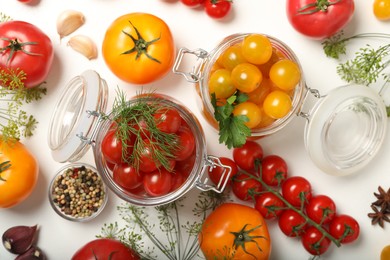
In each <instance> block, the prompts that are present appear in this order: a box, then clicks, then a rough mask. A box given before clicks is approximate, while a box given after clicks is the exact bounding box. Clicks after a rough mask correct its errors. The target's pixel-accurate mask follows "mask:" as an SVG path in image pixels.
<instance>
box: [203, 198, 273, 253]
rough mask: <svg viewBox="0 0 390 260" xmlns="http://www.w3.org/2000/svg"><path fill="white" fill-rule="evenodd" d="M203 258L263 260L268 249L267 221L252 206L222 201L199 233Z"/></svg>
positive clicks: (269, 246) (269, 243)
mask: <svg viewBox="0 0 390 260" xmlns="http://www.w3.org/2000/svg"><path fill="white" fill-rule="evenodd" d="M199 243H200V248H201V250H202V252H203V254H204V256H205V258H206V259H237V260H238V259H239V260H246V259H257V260H266V259H268V258H269V255H270V251H271V239H270V236H269V233H268V227H267V223H266V222H265V220H264V218H263V217H262V216H261V214H260V212H258V211H257V210H256V209H254V208H253V207H249V206H246V205H242V204H237V203H224V204H222V205H221V206H219V207H218V208H216V209H215V210H214V211H213V212H211V213H210V215H209V216H208V217H207V218H206V220H205V221H204V223H203V225H202V229H201V232H200V234H199Z"/></svg>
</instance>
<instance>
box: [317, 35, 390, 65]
mask: <svg viewBox="0 0 390 260" xmlns="http://www.w3.org/2000/svg"><path fill="white" fill-rule="evenodd" d="M359 38H372V39H374V38H377V39H390V34H386V33H361V34H356V35H353V36H350V37H344V32H343V31H341V32H340V33H338V34H335V35H333V36H331V37H329V38H327V39H325V40H324V41H323V42H322V46H323V50H324V52H325V55H326V56H327V57H330V58H334V59H339V58H340V56H341V55H345V54H346V53H347V42H349V41H350V40H353V39H359Z"/></svg>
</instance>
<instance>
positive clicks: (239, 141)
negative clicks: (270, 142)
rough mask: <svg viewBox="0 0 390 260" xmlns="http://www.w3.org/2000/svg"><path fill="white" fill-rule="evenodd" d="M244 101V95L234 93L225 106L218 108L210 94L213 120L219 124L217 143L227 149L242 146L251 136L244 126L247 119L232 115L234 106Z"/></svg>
mask: <svg viewBox="0 0 390 260" xmlns="http://www.w3.org/2000/svg"><path fill="white" fill-rule="evenodd" d="M246 100H248V96H247V95H246V94H244V93H236V94H235V95H233V96H231V97H229V98H228V99H227V102H226V104H225V105H223V106H218V105H217V98H216V96H215V94H214V93H212V94H211V104H212V105H213V107H214V118H215V120H217V122H218V124H219V143H224V144H225V145H226V146H227V147H228V148H229V149H231V148H235V147H240V146H242V145H244V144H245V142H246V139H247V137H249V136H250V135H251V130H250V129H249V127H247V126H246V125H245V123H246V122H248V120H249V119H248V117H247V116H234V115H233V110H234V106H235V105H236V104H239V103H242V102H245V101H246Z"/></svg>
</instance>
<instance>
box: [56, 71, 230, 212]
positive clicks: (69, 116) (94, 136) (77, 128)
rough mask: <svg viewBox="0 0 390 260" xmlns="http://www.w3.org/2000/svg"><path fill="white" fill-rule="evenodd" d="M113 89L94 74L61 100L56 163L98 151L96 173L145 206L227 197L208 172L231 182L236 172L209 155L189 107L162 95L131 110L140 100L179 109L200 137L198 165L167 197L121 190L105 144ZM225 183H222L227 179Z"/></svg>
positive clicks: (86, 74) (76, 81)
mask: <svg viewBox="0 0 390 260" xmlns="http://www.w3.org/2000/svg"><path fill="white" fill-rule="evenodd" d="M107 98H108V95H107V84H106V83H105V81H104V80H103V79H101V78H100V76H99V74H98V73H96V72H95V71H92V70H88V71H85V72H84V73H82V74H81V75H80V76H77V77H75V78H74V79H72V80H71V81H70V83H69V85H68V86H66V88H65V89H64V92H63V93H62V95H61V98H60V99H59V101H58V103H57V105H56V107H55V110H54V113H53V115H52V120H51V123H50V126H49V146H50V148H51V150H52V156H53V158H54V159H55V160H56V161H58V162H67V161H76V160H79V159H80V158H81V156H82V155H83V154H85V152H86V151H87V150H88V148H89V147H91V146H92V148H93V154H94V159H95V163H96V168H97V171H98V173H99V174H100V175H101V177H102V179H103V181H104V183H105V184H106V185H107V187H108V188H109V189H110V190H112V191H113V192H114V193H115V194H116V195H117V196H119V197H120V198H121V199H123V200H125V201H127V202H130V203H132V204H136V205H141V206H156V205H162V204H166V203H169V202H172V201H174V200H176V199H178V198H180V197H181V196H183V195H184V194H185V193H187V192H188V191H189V190H191V189H192V188H193V187H197V188H198V189H200V190H202V191H207V190H213V191H215V192H222V191H223V190H224V188H225V186H226V184H227V180H228V178H226V181H224V182H222V181H220V183H218V184H217V185H214V184H212V183H211V182H210V181H209V179H208V176H207V171H208V170H210V169H211V168H212V167H222V168H223V170H224V173H225V174H224V176H229V175H230V172H231V168H230V167H229V166H225V165H223V164H222V163H221V162H220V161H219V160H218V158H217V157H215V156H212V155H207V151H206V141H205V137H204V133H203V129H202V127H201V125H200V123H199V122H198V120H197V119H196V117H195V116H194V115H193V114H192V113H191V111H190V110H189V109H187V108H186V107H185V106H184V105H183V104H181V103H180V102H178V101H177V100H175V99H173V98H172V97H169V96H167V95H162V94H156V93H154V95H146V96H145V95H144V96H139V97H134V98H132V99H130V100H129V101H128V105H129V106H131V105H132V104H133V103H135V102H137V101H138V100H139V99H140V98H142V99H144V101H145V102H149V101H151V100H152V99H158V102H159V104H161V105H167V106H169V107H173V108H175V109H176V110H177V111H178V112H179V114H180V116H181V118H182V120H184V121H185V122H186V124H187V125H188V126H189V128H190V129H191V131H192V133H193V135H194V137H195V152H196V154H195V162H194V166H193V167H192V170H191V172H190V174H189V176H188V177H187V179H186V181H185V182H184V183H183V184H182V185H181V186H180V187H179V188H178V189H176V190H174V191H172V192H170V193H168V194H166V195H164V196H156V197H154V196H148V195H146V194H145V193H142V194H134V193H131V192H129V191H126V189H123V188H122V187H121V186H119V185H118V184H117V183H116V182H115V181H114V180H113V175H112V171H111V170H110V168H109V165H108V163H107V162H106V161H105V159H104V157H103V155H102V150H101V143H102V140H103V138H104V136H105V134H106V133H107V131H108V130H109V129H110V126H111V124H112V121H111V120H112V119H113V118H114V117H115V116H116V115H115V114H114V112H109V113H107V114H106V113H105V109H106V105H107ZM224 176H222V177H221V180H223V179H224Z"/></svg>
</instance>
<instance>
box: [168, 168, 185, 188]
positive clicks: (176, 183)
mask: <svg viewBox="0 0 390 260" xmlns="http://www.w3.org/2000/svg"><path fill="white" fill-rule="evenodd" d="M172 175H173V178H172V183H171V191H175V190H177V189H178V188H180V186H181V185H182V184H183V183H184V182H185V181H186V180H187V177H186V176H184V175H183V173H181V172H179V171H175V172H174V173H172Z"/></svg>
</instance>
